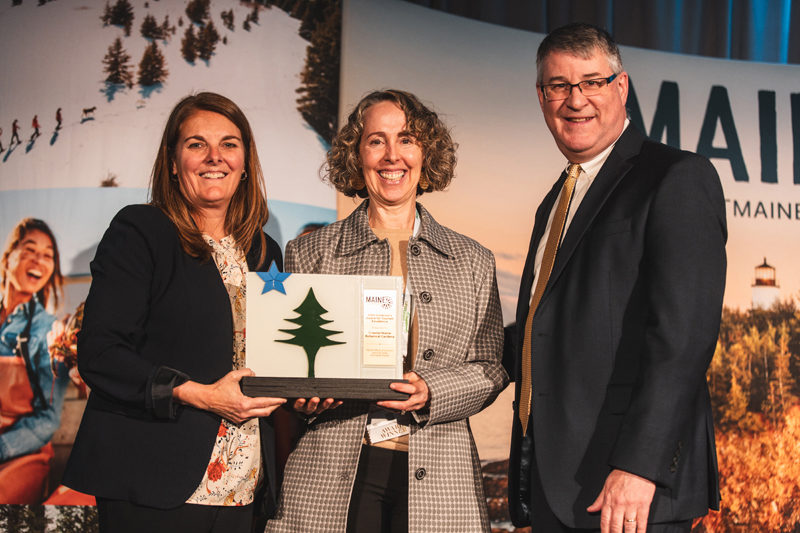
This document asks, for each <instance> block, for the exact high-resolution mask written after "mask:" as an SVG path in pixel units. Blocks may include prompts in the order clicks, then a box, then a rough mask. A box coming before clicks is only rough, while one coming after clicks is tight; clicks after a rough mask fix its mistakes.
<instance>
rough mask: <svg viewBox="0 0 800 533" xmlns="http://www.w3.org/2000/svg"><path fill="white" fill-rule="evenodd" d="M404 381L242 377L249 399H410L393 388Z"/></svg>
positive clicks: (243, 391)
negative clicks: (390, 385) (260, 397)
mask: <svg viewBox="0 0 800 533" xmlns="http://www.w3.org/2000/svg"><path fill="white" fill-rule="evenodd" d="M390 383H408V381H407V380H404V379H363V378H276V377H271V378H268V377H255V376H247V377H244V378H242V393H243V394H244V395H245V396H252V397H257V396H263V397H268V398H313V397H315V396H316V397H317V398H321V399H324V398H334V399H336V400H375V401H378V400H399V401H403V400H407V399H408V396H409V395H408V394H406V393H404V392H398V391H395V390H392V389H390V388H389V384H390Z"/></svg>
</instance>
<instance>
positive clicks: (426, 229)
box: [339, 200, 453, 257]
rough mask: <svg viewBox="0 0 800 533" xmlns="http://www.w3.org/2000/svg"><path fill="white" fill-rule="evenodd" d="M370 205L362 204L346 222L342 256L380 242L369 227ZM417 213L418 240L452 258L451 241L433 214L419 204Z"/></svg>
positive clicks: (340, 248) (341, 248) (365, 202)
mask: <svg viewBox="0 0 800 533" xmlns="http://www.w3.org/2000/svg"><path fill="white" fill-rule="evenodd" d="M368 205H369V200H365V201H363V202H361V205H359V206H358V207H357V208H356V210H355V211H353V213H351V214H350V216H348V217H347V218H346V219H345V220H344V228H343V232H342V241H341V243H340V247H339V251H340V253H341V254H342V255H349V254H352V253H354V252H356V251H357V250H360V249H361V248H364V247H365V246H367V245H368V244H369V243H371V242H374V241H377V240H378V237H377V236H376V235H375V232H374V231H372V228H371V227H370V226H369V218H368V216H367V206H368ZM417 212H418V213H419V223H420V229H419V234H418V235H417V236H416V238H418V239H419V240H423V241H425V242H427V243H429V244H430V245H431V246H432V247H433V248H435V249H436V250H438V251H439V252H441V253H442V254H444V255H446V256H448V257H450V256H452V255H453V254H452V250H451V247H450V241H449V240H448V238H447V235H446V233H445V231H444V229H443V228H442V226H441V225H439V223H438V222H436V220H434V219H433V217H432V216H431V214H430V213H428V210H427V209H425V208H424V207H422V205H421V204H419V203H417ZM412 238H413V237H412Z"/></svg>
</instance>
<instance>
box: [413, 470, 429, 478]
mask: <svg viewBox="0 0 800 533" xmlns="http://www.w3.org/2000/svg"><path fill="white" fill-rule="evenodd" d="M426 473H427V472H425V469H424V468H417V471H416V472H414V477H415V478H417V480H421V479H422V478H424V477H425V474H426Z"/></svg>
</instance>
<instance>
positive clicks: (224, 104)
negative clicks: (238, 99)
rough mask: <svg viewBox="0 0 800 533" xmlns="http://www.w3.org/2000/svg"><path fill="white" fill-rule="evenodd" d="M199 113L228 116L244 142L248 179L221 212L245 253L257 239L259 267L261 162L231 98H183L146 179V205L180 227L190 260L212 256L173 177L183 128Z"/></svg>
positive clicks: (263, 217)
mask: <svg viewBox="0 0 800 533" xmlns="http://www.w3.org/2000/svg"><path fill="white" fill-rule="evenodd" d="M198 111H211V112H213V113H218V114H220V115H222V116H223V117H225V118H227V119H228V120H230V121H231V122H233V124H234V125H235V126H236V127H237V128H239V132H241V134H242V142H243V144H244V153H245V159H244V161H245V163H244V168H245V171H246V172H247V178H246V179H245V180H244V181H242V183H240V184H239V186H238V187H237V188H236V192H235V193H234V194H233V198H231V202H230V204H229V205H228V211H227V213H226V214H225V230H226V231H227V232H229V233H230V234H231V235H232V236H233V238H234V240H235V241H236V244H237V245H238V246H240V247H241V249H242V251H243V252H244V253H247V251H248V250H249V249H250V246H251V245H252V243H253V238H254V237H255V238H256V239H258V240H259V243H260V245H261V247H260V257H259V260H258V263H259V265H261V263H263V262H264V257H265V254H266V249H267V247H266V239H265V238H264V232H263V231H261V228H263V227H264V225H265V224H266V223H267V219H268V218H269V213H268V211H267V198H266V192H265V187H264V177H263V175H262V173H261V163H260V162H259V160H258V152H257V151H256V143H255V140H253V131H252V129H251V128H250V123H249V122H248V121H247V117H245V116H244V113H243V112H242V110H241V109H239V106H237V105H236V104H235V103H233V102H232V101H231V100H230V99H228V98H226V97H224V96H222V95H220V94H216V93H210V92H203V93H198V94H195V95H191V96H187V97H185V98H183V99H182V100H181V101H180V102H178V104H177V105H176V106H175V108H174V109H173V110H172V112H171V113H170V115H169V119H167V125H166V126H165V127H164V134H163V135H162V137H161V144H160V145H159V148H158V155H157V156H156V162H155V164H154V165H153V174H152V176H151V178H150V203H151V204H152V205H155V206H157V207H159V208H161V210H162V211H164V213H166V215H167V216H168V217H169V218H170V220H172V222H173V223H174V224H175V226H176V227H177V228H178V233H179V234H180V238H181V245H182V247H183V249H184V251H185V252H186V253H187V254H189V255H191V256H192V257H197V258H199V259H201V260H203V261H207V260H209V259H210V258H211V248H210V247H209V246H208V244H206V242H205V240H204V239H203V235H202V233H201V232H200V230H199V229H197V225H196V224H195V222H194V220H193V219H192V214H193V213H194V211H195V208H194V206H192V205H191V204H190V203H189V201H188V200H187V199H186V198H185V197H184V195H183V193H181V190H180V187H179V186H178V182H177V181H176V180H175V179H171V178H172V176H171V174H172V170H171V169H172V163H173V161H174V160H175V154H176V151H177V145H178V137H179V135H180V129H181V125H182V124H183V123H184V121H186V120H187V119H188V118H189V117H191V116H192V115H193V114H195V113H196V112H198Z"/></svg>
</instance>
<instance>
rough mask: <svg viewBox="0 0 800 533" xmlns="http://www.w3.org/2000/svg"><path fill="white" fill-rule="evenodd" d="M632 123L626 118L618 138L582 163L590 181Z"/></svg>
mask: <svg viewBox="0 0 800 533" xmlns="http://www.w3.org/2000/svg"><path fill="white" fill-rule="evenodd" d="M630 123H631V121H630V120H629V119H627V118H626V119H625V124H623V126H622V131H621V132H620V133H619V135H618V136H617V138H616V139H614V142H613V143H611V144H609V145H608V147H607V148H606V149H605V150H603V151H602V152H600V153H599V154H597V155H596V156H595V157H594V158H593V159H591V160H589V161H587V162H585V163H581V170H583V173H585V174H586V176H587V177H588V178H589V181H590V182H591V181H592V180H593V179H594V178H595V177H597V174H598V173H599V172H600V169H601V168H603V165H604V164H605V162H606V159H608V156H609V155H611V151H612V150H613V149H614V146H615V145H616V144H617V141H618V140H619V138H620V137H622V134H623V133H625V130H626V129H627V128H628V125H629V124H630ZM569 165H570V163H569V162H567V168H569Z"/></svg>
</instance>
